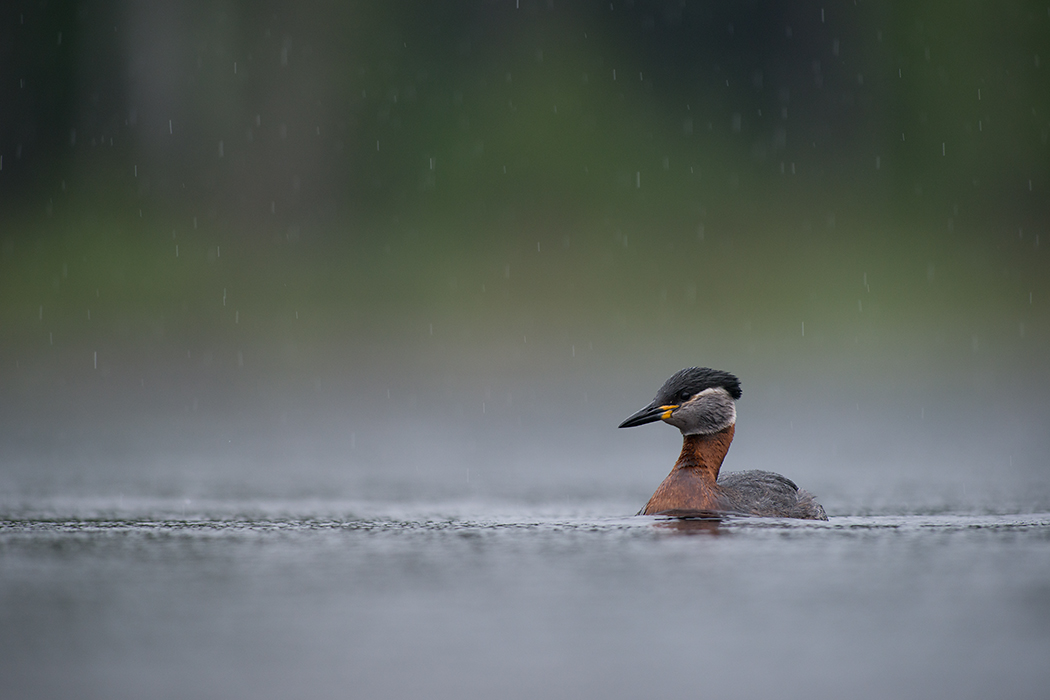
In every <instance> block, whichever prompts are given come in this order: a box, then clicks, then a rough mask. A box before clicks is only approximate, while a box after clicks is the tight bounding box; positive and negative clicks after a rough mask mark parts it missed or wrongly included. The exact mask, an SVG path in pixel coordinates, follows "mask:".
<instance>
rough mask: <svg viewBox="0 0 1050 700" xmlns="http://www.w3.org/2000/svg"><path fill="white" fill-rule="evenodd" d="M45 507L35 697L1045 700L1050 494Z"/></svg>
mask: <svg viewBox="0 0 1050 700" xmlns="http://www.w3.org/2000/svg"><path fill="white" fill-rule="evenodd" d="M631 506H632V504H626V503H618V502H592V503H588V504H585V505H584V506H576V507H565V506H560V507H546V508H543V507H540V508H537V507H534V506H524V505H521V504H514V503H499V502H494V501H486V502H458V503H444V504H425V505H420V504H405V503H400V504H397V503H375V502H372V503H354V502H326V501H290V502H278V501H269V502H209V503H199V502H192V501H185V500H136V501H124V500H97V499H96V500H89V499H71V500H64V501H63V500H53V501H50V502H48V503H46V504H40V503H37V504H34V505H17V504H9V505H8V506H7V507H6V509H5V511H4V513H3V515H4V517H3V519H2V521H0V620H2V624H0V630H2V631H0V671H2V675H3V677H4V679H5V680H4V688H5V690H4V693H3V695H4V696H5V697H12V698H14V697H19V698H45V697H46V698H55V697H78V698H138V697H156V698H165V697H172V698H174V697H200V698H212V697H214V698H220V697H222V698H231V697H233V698H238V697H245V698H248V697H250V698H286V697H326V696H339V697H362V698H365V697H367V698H403V697H413V696H415V697H429V698H464V697H507V698H533V697H540V696H544V697H581V698H588V697H595V698H597V697H603V698H609V697H613V698H617V697H623V698H627V697H640V696H646V695H650V696H651V695H677V696H682V697H699V696H719V695H721V696H731V697H755V696H759V695H772V694H776V695H778V696H781V697H788V698H792V697H812V696H814V695H828V696H844V695H848V696H850V697H872V698H874V697H890V696H893V697H956V698H978V697H987V696H989V695H995V696H997V697H1017V698H1024V697H1032V698H1035V697H1042V696H1043V693H1044V692H1045V688H1046V687H1048V684H1050V667H1048V666H1047V664H1046V659H1047V658H1050V513H1025V514H995V515H981V514H969V513H967V514H952V513H950V512H949V513H941V514H925V515H923V514H908V515H899V514H884V515H872V516H849V515H846V516H842V515H839V516H836V517H832V519H831V521H830V522H827V523H821V522H802V521H786V520H776V519H758V518H740V519H729V520H724V521H722V522H712V521H687V522H683V521H666V520H659V519H654V518H647V517H630V516H627V515H625V514H626V513H629V512H631Z"/></svg>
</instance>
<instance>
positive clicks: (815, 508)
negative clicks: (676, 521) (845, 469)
mask: <svg viewBox="0 0 1050 700" xmlns="http://www.w3.org/2000/svg"><path fill="white" fill-rule="evenodd" d="M742 395H743V392H742V391H741V389H740V380H739V379H737V378H736V377H735V376H734V375H732V374H730V373H729V372H723V371H721V370H716V369H711V368H709V367H687V368H685V369H683V370H680V371H678V372H675V373H674V374H673V375H671V378H670V379H668V380H667V381H666V382H664V385H663V386H662V387H660V390H659V391H658V392H656V398H654V399H653V400H652V402H651V403H649V405H648V406H646V407H645V408H643V409H641V410H639V411H637V412H635V413H633V414H632V415H631V416H629V417H628V418H627V419H626V420H625V421H624V422H622V423H620V425H619V427H620V428H632V427H634V426H638V425H645V424H646V423H655V422H656V421H658V420H662V421H664V422H665V423H668V424H670V425H673V426H674V427H676V428H678V429H679V430H681V431H682V453H681V454H680V455H679V457H678V461H677V462H675V465H674V467H673V468H672V469H671V473H670V474H668V475H667V478H666V479H664V481H663V483H661V484H660V486H659V487H658V488H657V489H656V492H655V493H653V495H652V498H650V499H649V501H648V503H646V504H645V507H644V508H642V510H641V511H639V512H638V515H663V516H671V517H689V516H694V517H696V516H703V515H711V514H714V515H721V514H731V515H751V516H762V517H774V518H801V519H806V520H827V519H828V516H827V514H826V513H825V512H824V508H823V507H822V506H821V505H820V504H819V503H817V501H816V500H815V499H814V497H813V495H812V494H810V493H809V492H808V491H805V490H803V489H800V488H799V487H798V486H796V485H795V482H793V481H792V480H791V479H788V478H787V477H785V476H781V475H780V474H776V473H774V472H768V471H761V470H757V469H751V470H747V471H740V472H729V473H726V474H722V475H721V476H719V470H720V469H721V467H722V460H724V459H725V456H726V453H727V452H728V451H729V446H730V444H732V442H733V434H734V433H735V432H736V401H737V400H738V399H740V397H741V396H742Z"/></svg>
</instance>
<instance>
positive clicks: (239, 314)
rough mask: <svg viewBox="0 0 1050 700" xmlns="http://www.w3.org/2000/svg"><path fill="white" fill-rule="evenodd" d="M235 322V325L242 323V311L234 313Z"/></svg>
mask: <svg viewBox="0 0 1050 700" xmlns="http://www.w3.org/2000/svg"><path fill="white" fill-rule="evenodd" d="M233 322H234V323H240V322H241V312H240V310H237V311H234V312H233Z"/></svg>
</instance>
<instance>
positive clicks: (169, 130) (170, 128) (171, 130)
mask: <svg viewBox="0 0 1050 700" xmlns="http://www.w3.org/2000/svg"><path fill="white" fill-rule="evenodd" d="M168 133H169V134H174V133H175V132H174V131H173V129H172V126H171V120H170V119H169V120H168Z"/></svg>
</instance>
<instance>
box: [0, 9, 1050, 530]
mask: <svg viewBox="0 0 1050 700" xmlns="http://www.w3.org/2000/svg"><path fill="white" fill-rule="evenodd" d="M2 13H3V14H2V23H0V32H2V34H0V78H2V80H0V158H2V161H0V391H2V406H0V420H2V427H0V460H2V465H3V471H4V475H3V476H2V477H0V489H3V490H4V492H5V493H6V494H9V495H10V494H29V495H32V494H39V493H82V492H101V493H110V492H115V491H118V490H120V491H123V490H125V489H126V490H130V491H137V492H143V493H162V494H168V495H172V494H175V495H195V496H200V495H206V494H220V495H231V494H232V495H238V494H247V495H258V494H262V495H266V494H283V495H288V494H295V493H304V494H336V495H342V496H360V495H385V496H400V495H410V496H422V497H425V496H428V495H436V496H446V495H452V496H458V495H462V494H464V493H466V494H476V493H479V491H478V489H481V491H480V493H483V494H492V493H497V494H503V495H506V494H510V495H511V496H514V497H526V496H529V494H532V495H534V496H535V497H536V498H539V499H548V498H551V497H553V496H555V495H562V496H564V495H565V494H569V496H570V497H576V496H581V497H582V496H583V495H586V494H591V493H598V494H599V495H602V494H605V495H610V494H611V495H612V496H615V497H620V496H622V497H623V498H625V499H633V498H636V497H637V498H641V499H642V500H644V498H645V497H646V496H648V492H649V491H651V487H653V486H655V484H656V483H658V480H659V478H660V477H661V476H662V474H663V472H665V471H666V468H667V467H668V466H669V465H670V463H671V461H672V460H673V456H674V451H675V449H676V447H675V445H674V444H673V443H675V442H676V440H677V438H676V436H675V435H674V434H673V433H672V431H669V430H663V429H660V430H658V429H656V428H653V429H652V430H651V431H647V432H638V433H635V432H634V431H620V432H615V431H613V430H611V429H612V427H613V426H615V425H616V424H617V423H618V422H619V420H621V419H622V418H623V417H625V416H626V415H627V414H629V413H631V412H632V411H634V410H635V409H636V408H638V407H639V406H641V405H643V404H644V403H646V402H647V401H648V400H649V398H650V397H651V396H652V394H653V393H654V392H655V390H656V388H657V387H658V386H659V384H660V383H661V382H662V381H663V380H664V379H665V378H666V376H668V375H669V374H670V373H671V372H673V371H675V370H677V369H679V368H681V367H683V366H687V365H694V364H699V365H710V366H715V367H719V368H722V369H727V370H731V371H734V372H736V373H738V374H739V375H740V376H741V378H742V380H743V385H744V400H743V401H742V403H741V429H740V431H739V432H738V433H737V436H738V440H737V444H736V445H734V451H733V453H731V456H730V462H729V463H727V465H732V466H730V468H743V467H751V466H755V467H767V468H778V466H777V465H778V464H779V465H780V468H782V469H783V470H784V471H788V470H791V476H793V477H796V478H797V479H798V480H800V481H801V480H803V479H806V480H808V481H807V483H806V484H805V485H807V486H809V487H810V488H812V489H813V490H823V492H824V493H826V494H828V496H827V498H828V499H830V502H831V503H832V504H835V503H839V504H841V508H842V509H850V508H853V509H857V508H863V507H875V505H873V504H876V503H877V502H879V499H878V498H875V496H874V495H873V494H874V493H875V492H876V491H877V490H878V488H877V484H878V483H880V482H884V481H885V480H886V479H888V478H889V477H887V476H886V475H887V474H895V475H896V479H897V480H896V482H894V483H896V484H897V486H896V487H895V488H897V489H898V491H899V493H904V494H905V496H902V497H906V495H907V494H909V493H915V492H916V491H919V492H921V491H922V489H923V487H921V486H920V487H915V486H914V484H913V483H912V482H911V481H909V479H912V478H915V475H916V474H918V475H920V476H921V475H925V476H922V478H925V479H926V480H927V481H928V482H930V483H936V484H940V485H941V487H944V488H947V487H946V486H945V485H946V484H950V483H952V482H955V481H957V480H958V479H959V478H960V474H981V473H984V474H987V473H989V470H991V471H994V473H995V474H996V476H995V478H996V479H1001V478H1005V477H1004V476H1003V475H1013V476H1015V477H1016V480H1015V482H1010V483H1011V484H1013V486H1012V487H1011V488H1012V489H1013V490H1012V491H1011V493H1012V494H1013V495H1012V496H1010V498H1014V499H1015V501H1016V500H1017V499H1021V500H1024V498H1028V497H1030V494H1032V493H1037V494H1042V495H1038V496H1032V498H1036V500H1037V501H1038V503H1041V504H1044V505H1046V504H1050V500H1047V498H1048V497H1047V496H1046V493H1047V489H1046V488H1045V485H1046V472H1047V469H1046V467H1047V465H1046V461H1045V455H1046V454H1047V450H1048V448H1050V440H1048V438H1047V437H1046V436H1047V435H1048V434H1050V410H1048V408H1047V404H1048V399H1050V369H1048V367H1047V365H1048V359H1050V336H1048V333H1050V326H1048V321H1050V314H1048V310H1047V309H1048V306H1047V300H1048V298H1050V274H1048V273H1050V269H1048V265H1047V261H1046V255H1045V250H1046V248H1047V245H1048V244H1050V241H1048V230H1047V229H1048V224H1050V196H1048V195H1050V157H1048V155H1050V154H1048V143H1047V142H1048V136H1050V80H1048V78H1047V65H1046V64H1047V61H1048V60H1050V8H1048V6H1047V5H1046V3H1045V2H1044V3H1035V2H1005V3H990V2H966V3H949V2H940V1H928V2H915V3H908V4H893V5H886V4H881V3H870V2H858V3H848V4H847V3H820V2H779V3H778V2H744V3H691V2H677V1H675V2H612V3H609V2H588V3H567V2H558V1H548V0H538V1H532V0H507V1H500V2H454V3H453V2H387V3H358V2H325V1H316V2H313V1H310V0H302V1H300V2H295V3H290V2H279V1H278V2H268V3H263V4H257V3H247V2H217V3H174V2H159V3H131V2H126V3H103V2H50V3H46V4H41V3H28V2H24V3H17V2H16V3H8V4H5V8H4V9H3V10H2ZM745 421H749V423H747V422H745ZM745 426H750V427H746V428H745ZM665 453H666V454H665ZM734 460H735V462H734ZM643 463H644V465H645V466H644V468H643V466H642V464H643ZM119 464H123V465H126V466H124V467H118V466H114V465H119ZM421 465H422V466H421ZM539 465H543V466H544V467H545V470H544V469H539V468H538V467H539ZM471 469H473V474H474V477H473V480H472V481H471V480H470V477H469V473H470V470H471ZM924 470H925V471H924ZM464 472H466V473H464ZM974 478H977V477H974ZM135 479H138V481H135ZM418 483H422V484H423V486H422V487H419V488H416V487H414V486H412V485H413V484H418ZM603 483H612V484H613V486H611V487H608V488H610V489H611V491H609V492H608V493H607V492H606V491H603V490H602V489H603V488H606V487H604V486H602V485H601V484H603ZM982 483H983V482H982ZM449 484H455V486H454V487H450V486H449ZM858 484H860V485H859V486H858ZM1033 484H1035V485H1036V486H1037V487H1038V488H1036V489H1035V490H1034V491H1033V489H1032V485H1033ZM1040 488H1041V489H1043V490H1042V491H1040V490H1039V489H1040ZM1008 490H1009V489H1008ZM898 495H899V494H898ZM893 497H895V496H891V497H889V498H893ZM915 498H916V499H917V503H918V504H919V505H917V506H916V507H933V506H931V505H930V502H929V500H928V499H927V497H925V496H921V495H920V496H916V497H915ZM836 499H838V500H837V501H836ZM924 499H926V500H924ZM1039 499H1043V500H1039ZM992 500H993V501H994V500H995V497H994V495H993V497H992ZM1044 501H1045V503H1044ZM1011 503H1013V501H1011ZM934 505H936V504H934ZM985 507H990V506H988V505H987V504H985ZM831 510H832V509H831V508H829V512H831Z"/></svg>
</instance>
